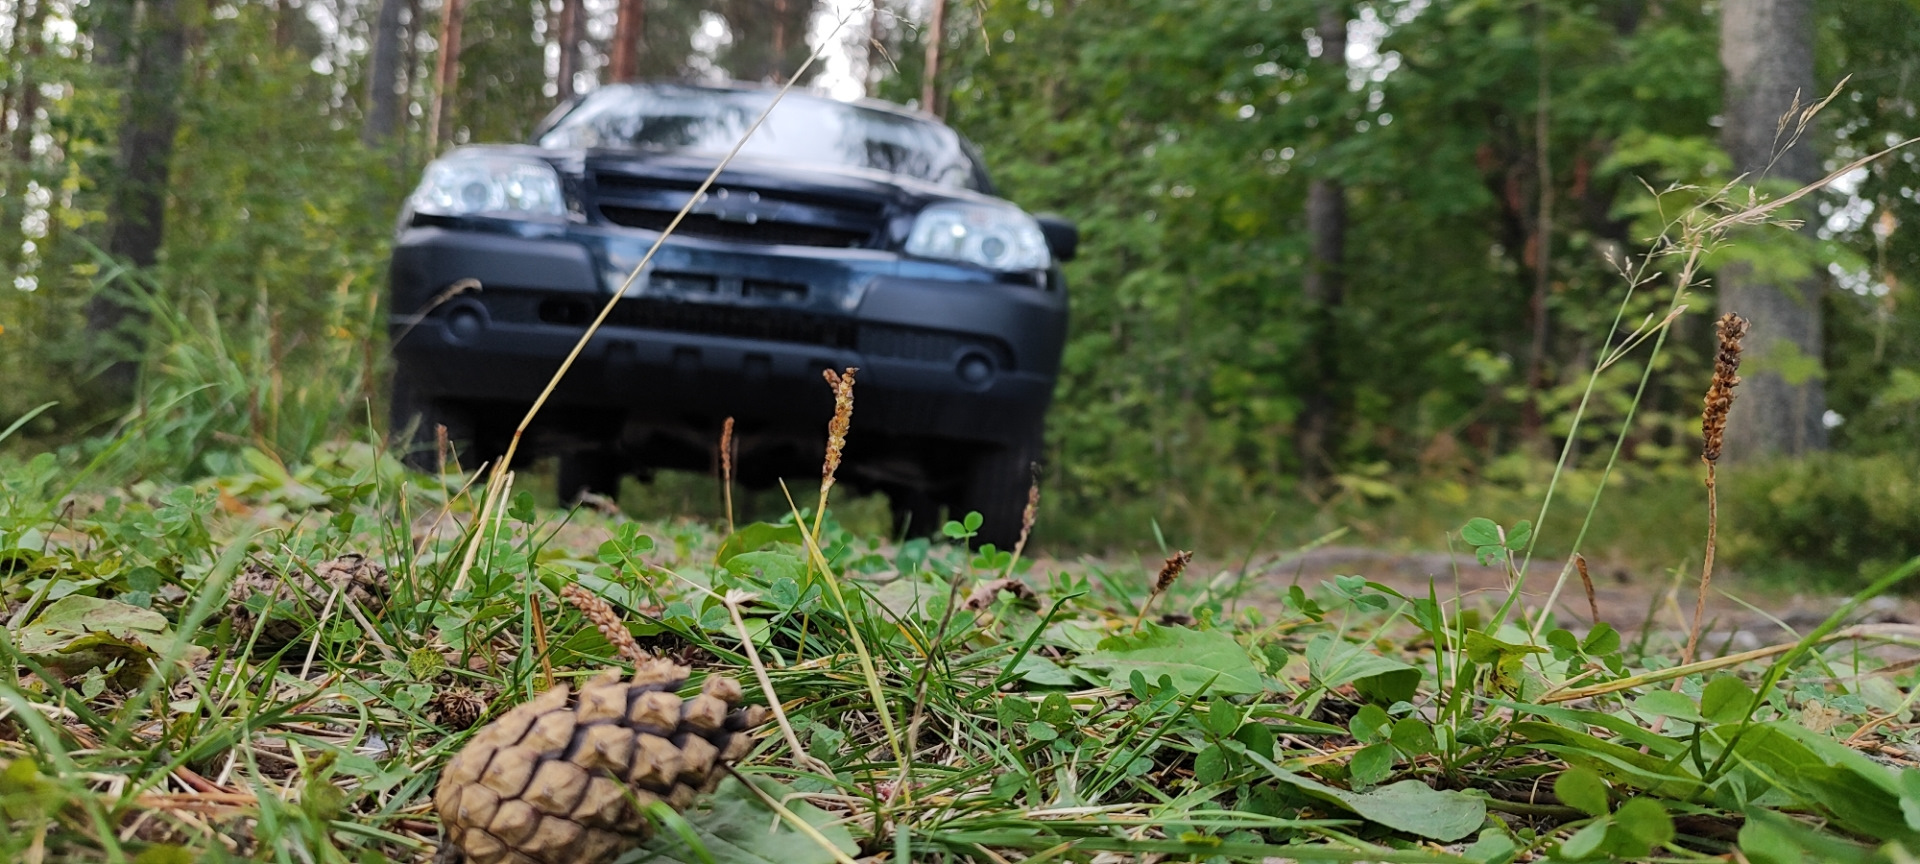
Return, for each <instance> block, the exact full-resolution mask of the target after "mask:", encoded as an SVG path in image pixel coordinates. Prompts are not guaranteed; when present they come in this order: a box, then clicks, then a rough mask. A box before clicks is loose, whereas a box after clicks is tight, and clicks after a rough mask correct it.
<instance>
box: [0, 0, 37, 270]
mask: <svg viewBox="0 0 1920 864" xmlns="http://www.w3.org/2000/svg"><path fill="white" fill-rule="evenodd" d="M14 11H15V13H16V24H17V26H16V27H15V28H14V31H13V45H12V46H11V47H10V52H9V53H11V54H12V57H11V58H10V59H11V60H12V61H13V62H12V64H11V65H12V66H13V68H14V69H15V70H17V71H18V73H19V74H18V76H17V77H15V78H14V79H13V80H12V81H9V82H8V85H9V86H8V87H7V93H6V96H7V99H6V105H5V106H4V107H0V123H5V122H6V121H7V113H8V112H12V114H13V120H12V123H13V125H12V126H11V127H10V128H8V129H7V130H6V131H7V136H6V139H7V142H8V145H9V147H8V149H10V150H11V151H12V153H11V154H10V155H11V158H9V159H8V160H7V162H6V165H5V170H6V184H5V188H4V191H3V192H0V194H3V195H4V196H5V197H4V199H0V221H3V222H5V224H4V225H0V286H6V285H11V284H12V283H13V275H14V272H15V271H16V270H17V269H19V267H20V262H21V261H22V260H24V259H25V255H26V253H25V243H26V239H27V237H26V229H25V227H24V224H23V223H24V222H25V220H26V216H27V207H26V198H27V181H28V180H29V179H30V178H31V177H32V175H33V133H34V130H35V129H36V128H37V126H36V123H35V118H36V116H37V115H38V114H39V113H40V82H39V81H38V80H36V79H35V78H34V74H33V73H34V72H35V71H37V70H36V68H35V67H36V66H37V65H38V62H39V60H40V57H41V55H42V54H43V53H44V50H45V48H44V46H45V43H44V42H43V41H41V38H40V33H41V30H42V25H43V24H45V22H46V19H47V0H39V2H34V0H22V2H21V3H20V5H18V6H16V7H15V10H14ZM0 290H4V288H3V287H0Z"/></svg>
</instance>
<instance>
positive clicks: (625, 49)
mask: <svg viewBox="0 0 1920 864" xmlns="http://www.w3.org/2000/svg"><path fill="white" fill-rule="evenodd" d="M646 28H647V4H646V0H620V16H619V17H618V18H616V19H615V20H614V25H613V46H612V48H611V49H610V50H611V52H612V54H613V56H612V58H611V59H610V60H609V61H608V63H607V66H608V70H607V74H608V77H610V78H612V79H613V81H614V82H616V83H626V82H629V81H634V80H637V79H638V78H639V77H640V41H641V39H642V38H643V37H644V34H645V32H646Z"/></svg>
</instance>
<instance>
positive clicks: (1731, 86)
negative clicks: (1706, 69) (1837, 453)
mask: <svg viewBox="0 0 1920 864" xmlns="http://www.w3.org/2000/svg"><path fill="white" fill-rule="evenodd" d="M1813 28H1814V20H1813V0H1726V2H1725V3H1723V4H1722V5H1721V7H1720V62H1721V65H1722V67H1723V68H1724V69H1725V72H1726V76H1727V78H1726V110H1725V116H1726V125H1725V126H1724V127H1723V128H1722V130H1721V143H1722V145H1723V146H1725V147H1726V149H1727V153H1728V155H1730V156H1732V157H1733V170H1734V171H1735V172H1739V173H1744V174H1746V175H1747V176H1748V181H1749V182H1759V181H1762V180H1787V181H1791V182H1793V183H1796V184H1804V183H1809V182H1812V181H1814V180H1817V179H1819V177H1820V174H1821V167H1820V156H1819V153H1818V152H1817V150H1816V149H1815V147H1814V145H1813V144H1812V141H1813V140H1814V137H1815V136H1813V135H1811V134H1809V135H1805V136H1802V138H1801V140H1800V141H1799V142H1798V143H1796V144H1795V145H1794V146H1793V147H1791V148H1789V149H1787V150H1786V151H1785V152H1776V148H1777V147H1778V146H1784V145H1785V144H1786V143H1787V140H1788V139H1790V138H1791V137H1792V132H1793V128H1794V124H1795V123H1796V122H1797V120H1798V118H1797V116H1796V117H1794V118H1790V119H1789V120H1788V125H1787V131H1786V133H1785V134H1780V122H1781V118H1782V117H1783V116H1785V115H1787V114H1788V113H1790V112H1792V113H1796V114H1797V113H1798V111H1799V110H1801V109H1804V108H1805V107H1806V106H1808V105H1809V104H1811V103H1813V102H1815V101H1817V100H1818V99H1819V97H1820V96H1821V95H1822V94H1820V93H1816V92H1814V80H1813V37H1814V32H1813ZM1802 215H1803V217H1804V216H1805V215H1808V214H1804V213H1803V214H1802ZM1816 221H1817V220H1811V219H1810V220H1808V222H1807V229H1806V230H1809V231H1811V230H1812V226H1813V224H1814V223H1815V222H1816ZM1757 241H1758V238H1750V239H1748V240H1747V242H1757ZM1717 281H1718V282H1719V286H1720V304H1719V305H1720V311H1721V312H1723V313H1724V312H1735V313H1738V314H1740V315H1742V316H1745V317H1746V318H1747V320H1748V321H1750V322H1752V324H1751V330H1750V332H1749V336H1748V337H1747V348H1746V358H1747V359H1746V363H1745V364H1744V365H1743V367H1742V370H1741V371H1742V373H1743V374H1742V376H1741V377H1742V379H1743V380H1742V384H1741V386H1740V391H1739V398H1738V399H1735V400H1734V403H1733V413H1732V414H1731V416H1730V417H1729V418H1728V421H1727V433H1726V449H1725V453H1726V456H1725V458H1727V459H1729V460H1751V459H1759V458H1765V457H1768V456H1776V455H1785V456H1797V455H1801V454H1805V453H1809V452H1812V451H1816V450H1823V449H1826V446H1827V429H1826V424H1825V423H1824V422H1823V420H1824V417H1825V415H1826V411H1827V403H1826V391H1825V388H1824V386H1823V384H1822V380H1821V369H1822V368H1823V360H1824V355H1823V350H1824V344H1823V338H1822V334H1821V312H1820V295H1821V290H1822V288H1823V285H1822V281H1821V280H1820V279H1819V278H1818V277H1817V276H1816V277H1810V278H1806V279H1802V280H1800V281H1799V282H1798V283H1790V282H1783V281H1782V280H1780V279H1779V278H1777V277H1770V276H1768V275H1767V274H1765V273H1758V272H1755V271H1754V270H1753V269H1752V267H1751V266H1749V265H1746V264H1734V265H1731V266H1728V267H1725V268H1723V269H1722V270H1721V271H1720V272H1719V274H1718V276H1717Z"/></svg>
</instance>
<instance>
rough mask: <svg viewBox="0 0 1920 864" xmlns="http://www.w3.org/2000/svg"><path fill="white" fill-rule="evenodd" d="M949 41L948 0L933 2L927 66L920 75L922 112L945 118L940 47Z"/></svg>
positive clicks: (928, 26) (929, 26)
mask: <svg viewBox="0 0 1920 864" xmlns="http://www.w3.org/2000/svg"><path fill="white" fill-rule="evenodd" d="M946 41H947V0H933V20H932V21H931V22H930V23H929V24H928V25H927V66H926V69H925V70H924V71H922V72H921V73H920V110H922V111H925V112H927V113H928V114H932V115H933V116H935V117H945V116H946V112H944V111H942V110H940V46H941V44H942V43H944V42H946Z"/></svg>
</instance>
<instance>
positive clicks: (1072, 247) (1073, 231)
mask: <svg viewBox="0 0 1920 864" xmlns="http://www.w3.org/2000/svg"><path fill="white" fill-rule="evenodd" d="M1033 220H1034V221H1035V222H1038V223H1040V234H1041V235H1042V236H1044V237H1046V238H1047V251H1049V252H1052V253H1053V258H1054V260H1056V261H1072V260H1073V256H1074V255H1075V254H1077V253H1079V251H1080V226H1078V225H1075V224H1073V220H1072V219H1068V218H1066V217H1065V216H1055V215H1053V214H1051V213H1046V214H1042V215H1039V216H1035V217H1033Z"/></svg>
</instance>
